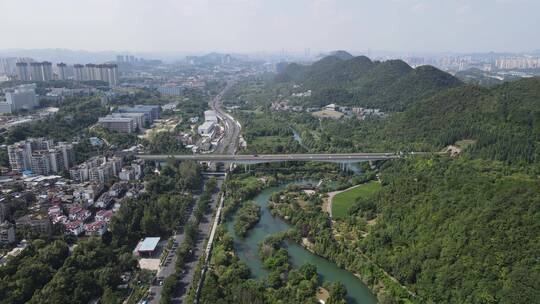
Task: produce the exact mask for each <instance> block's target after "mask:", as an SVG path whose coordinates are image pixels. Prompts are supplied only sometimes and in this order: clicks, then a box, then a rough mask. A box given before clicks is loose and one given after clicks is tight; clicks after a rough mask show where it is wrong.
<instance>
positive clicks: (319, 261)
mask: <svg viewBox="0 0 540 304" xmlns="http://www.w3.org/2000/svg"><path fill="white" fill-rule="evenodd" d="M302 183H306V182H295V184H302ZM288 184H290V183H288ZM288 184H283V185H281V186H278V187H270V188H267V189H264V190H263V191H262V192H261V193H260V194H259V195H257V196H256V197H255V198H254V199H253V200H254V201H255V202H256V203H257V204H258V205H259V206H261V219H260V221H259V222H258V223H257V225H256V226H255V227H253V228H252V229H251V230H250V231H249V232H248V234H247V236H246V237H245V238H239V237H237V236H236V234H235V233H234V227H233V226H234V224H233V220H232V219H229V220H228V221H227V230H228V231H229V233H230V234H231V235H234V246H235V251H236V253H237V254H238V256H239V257H240V259H241V260H242V261H244V262H245V263H246V264H247V265H248V267H249V269H250V270H251V273H252V275H253V276H254V277H255V278H263V277H265V276H266V275H267V273H268V272H267V271H266V269H264V268H263V265H262V262H261V260H260V259H259V257H258V249H259V244H260V243H262V242H263V240H264V239H265V238H266V237H267V236H269V235H271V234H275V233H277V232H280V231H284V230H287V229H289V228H290V225H289V224H288V223H286V222H285V221H283V220H282V219H281V218H279V217H274V216H272V215H271V214H270V211H269V210H268V208H267V204H268V200H269V198H270V196H271V195H272V193H274V192H278V191H281V190H283V189H284V188H285V187H287V185H288ZM287 251H288V252H289V257H290V260H291V263H292V264H293V265H294V266H295V267H299V266H301V265H303V264H305V263H311V264H314V265H315V266H317V272H318V274H319V277H320V279H321V281H326V282H338V281H339V282H341V283H343V285H345V287H346V288H347V294H348V296H347V301H348V302H349V303H354V304H374V303H377V298H376V297H375V296H374V295H373V294H372V293H371V291H370V290H369V289H368V288H367V286H366V285H364V283H363V282H362V281H361V280H360V279H358V278H357V277H355V276H354V275H353V274H352V273H351V272H349V271H346V270H344V269H341V268H339V267H338V266H337V265H336V264H334V263H333V262H331V261H328V260H327V259H324V258H322V257H319V256H317V255H315V254H313V253H311V252H309V251H308V250H306V249H304V248H303V247H302V246H300V245H297V244H296V243H290V242H288V243H287Z"/></svg>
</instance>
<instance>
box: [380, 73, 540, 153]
mask: <svg viewBox="0 0 540 304" xmlns="http://www.w3.org/2000/svg"><path fill="white" fill-rule="evenodd" d="M386 131H387V132H388V134H392V136H394V137H400V138H408V139H410V140H412V141H422V142H430V143H432V144H433V145H436V146H439V147H441V146H446V145H449V144H453V143H455V142H456V141H459V140H463V139H472V140H475V141H476V143H475V144H474V145H472V147H471V153H472V154H473V155H476V156H479V157H482V158H487V159H494V160H501V161H505V162H509V163H531V162H537V161H540V142H539V139H540V78H530V79H523V80H520V81H516V82H512V83H505V84H503V85H500V86H497V87H495V88H492V89H487V88H481V87H476V86H463V87H459V88H455V89H450V90H447V91H444V92H441V93H438V94H436V95H434V96H432V97H429V98H426V99H423V100H421V101H419V102H417V103H415V104H414V105H413V106H411V108H410V109H408V110H407V111H405V112H404V113H401V114H399V115H396V116H395V117H394V118H393V121H392V122H391V123H390V124H389V125H388V126H387V129H386Z"/></svg>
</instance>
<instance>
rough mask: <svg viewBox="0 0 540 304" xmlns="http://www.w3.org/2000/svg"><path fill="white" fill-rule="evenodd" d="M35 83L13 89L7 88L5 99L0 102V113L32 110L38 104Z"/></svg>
mask: <svg viewBox="0 0 540 304" xmlns="http://www.w3.org/2000/svg"><path fill="white" fill-rule="evenodd" d="M35 89H36V85H35V84H24V85H20V86H18V87H16V88H15V89H7V90H6V91H5V92H6V101H5V102H0V113H13V112H15V111H19V110H32V109H34V108H35V107H37V106H38V99H37V96H36V91H35Z"/></svg>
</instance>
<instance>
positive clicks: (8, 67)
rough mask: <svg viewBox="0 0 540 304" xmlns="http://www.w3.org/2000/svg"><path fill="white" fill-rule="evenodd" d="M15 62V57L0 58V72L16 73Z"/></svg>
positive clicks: (4, 73)
mask: <svg viewBox="0 0 540 304" xmlns="http://www.w3.org/2000/svg"><path fill="white" fill-rule="evenodd" d="M16 63H17V58H15V57H7V58H0V74H3V75H14V74H15V73H16V69H15V67H16Z"/></svg>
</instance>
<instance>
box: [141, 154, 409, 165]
mask: <svg viewBox="0 0 540 304" xmlns="http://www.w3.org/2000/svg"><path fill="white" fill-rule="evenodd" d="M413 154H414V153H413ZM417 154H419V153H417ZM137 157H138V158H140V159H144V160H151V161H163V160H167V159H170V158H173V159H176V160H180V161H182V160H193V161H207V162H235V163H242V162H245V163H264V162H282V161H323V162H355V161H369V160H385V159H395V158H399V157H401V155H399V154H396V153H338V154H261V155H220V154H197V155H166V154H138V155H137Z"/></svg>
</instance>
